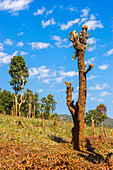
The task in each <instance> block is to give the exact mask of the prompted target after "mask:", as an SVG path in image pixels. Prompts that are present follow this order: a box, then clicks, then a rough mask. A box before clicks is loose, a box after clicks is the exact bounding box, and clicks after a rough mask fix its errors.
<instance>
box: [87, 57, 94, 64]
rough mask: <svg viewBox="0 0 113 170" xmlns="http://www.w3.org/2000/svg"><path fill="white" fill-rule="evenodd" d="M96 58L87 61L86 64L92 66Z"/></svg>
mask: <svg viewBox="0 0 113 170" xmlns="http://www.w3.org/2000/svg"><path fill="white" fill-rule="evenodd" d="M94 59H95V57H92V58H91V59H89V60H87V61H85V64H92V63H93V62H94Z"/></svg>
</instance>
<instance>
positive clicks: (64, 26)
mask: <svg viewBox="0 0 113 170" xmlns="http://www.w3.org/2000/svg"><path fill="white" fill-rule="evenodd" d="M79 20H80V19H75V20H74V21H68V22H67V24H61V25H60V26H61V30H67V29H69V28H70V27H72V26H73V25H74V24H76V23H78V22H79Z"/></svg>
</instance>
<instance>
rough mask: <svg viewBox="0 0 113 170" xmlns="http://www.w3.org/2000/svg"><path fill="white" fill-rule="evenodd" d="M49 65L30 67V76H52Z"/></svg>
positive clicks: (39, 77)
mask: <svg viewBox="0 0 113 170" xmlns="http://www.w3.org/2000/svg"><path fill="white" fill-rule="evenodd" d="M46 67H47V66H44V65H43V66H41V67H38V68H36V67H34V68H33V67H32V68H30V69H29V72H30V78H31V77H34V76H36V75H37V78H38V79H41V78H42V79H44V78H47V77H50V76H49V72H50V70H49V69H47V68H46Z"/></svg>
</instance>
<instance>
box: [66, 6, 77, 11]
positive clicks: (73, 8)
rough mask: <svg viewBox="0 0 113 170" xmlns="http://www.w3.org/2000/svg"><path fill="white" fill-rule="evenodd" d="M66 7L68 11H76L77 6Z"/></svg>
mask: <svg viewBox="0 0 113 170" xmlns="http://www.w3.org/2000/svg"><path fill="white" fill-rule="evenodd" d="M66 9H68V10H69V11H71V12H72V11H76V12H78V10H77V8H75V7H73V6H68V7H67V8H66Z"/></svg>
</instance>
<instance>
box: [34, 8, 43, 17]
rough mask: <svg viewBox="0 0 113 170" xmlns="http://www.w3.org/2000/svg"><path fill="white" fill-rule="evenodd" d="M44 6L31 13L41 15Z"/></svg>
mask: <svg viewBox="0 0 113 170" xmlns="http://www.w3.org/2000/svg"><path fill="white" fill-rule="evenodd" d="M45 10H46V8H45V7H42V8H41V9H37V12H34V13H33V15H42V14H43V13H44V12H45Z"/></svg>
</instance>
